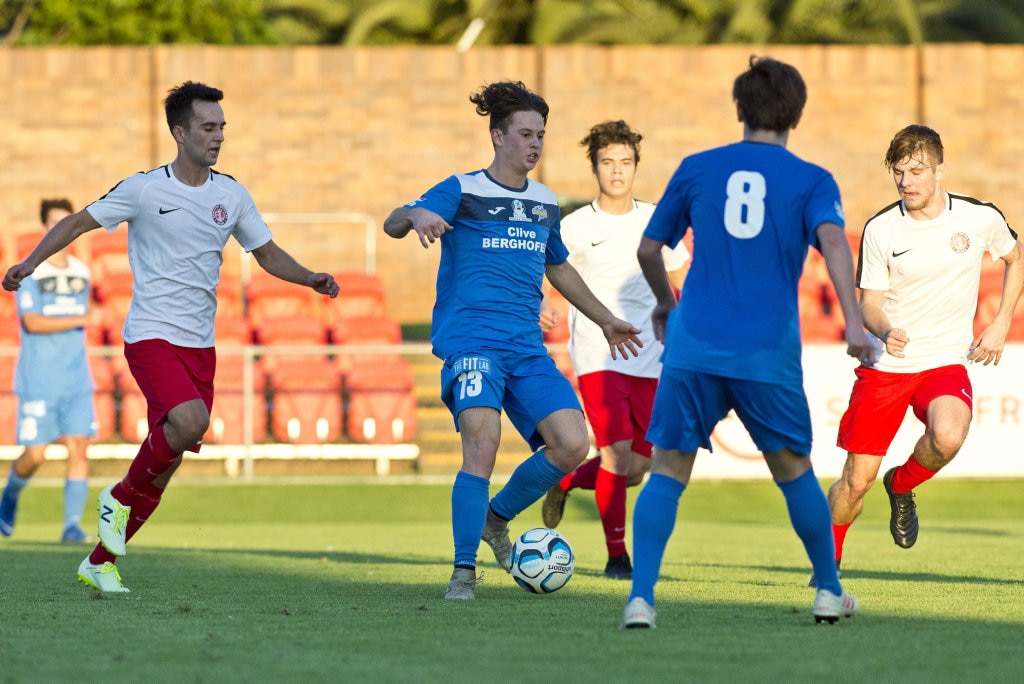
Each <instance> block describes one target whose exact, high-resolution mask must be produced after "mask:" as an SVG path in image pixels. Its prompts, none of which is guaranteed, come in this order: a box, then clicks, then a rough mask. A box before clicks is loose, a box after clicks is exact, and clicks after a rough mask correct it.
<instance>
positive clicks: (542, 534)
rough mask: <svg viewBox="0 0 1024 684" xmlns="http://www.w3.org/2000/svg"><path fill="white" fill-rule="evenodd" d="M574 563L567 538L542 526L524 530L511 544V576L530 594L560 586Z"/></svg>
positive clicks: (544, 591)
mask: <svg viewBox="0 0 1024 684" xmlns="http://www.w3.org/2000/svg"><path fill="white" fill-rule="evenodd" d="M575 563H576V555H575V554H574V553H573V552H572V547H571V546H569V540H568V539H566V538H565V537H563V536H562V535H560V534H559V533H558V532H555V531H554V530H549V529H548V528H546V527H537V528H534V529H532V530H527V531H526V532H523V533H522V534H521V535H519V537H518V538H517V539H516V540H515V542H514V543H513V544H512V570H511V572H512V577H513V578H514V579H515V581H516V584H518V585H519V586H521V587H522V588H523V589H526V590H527V591H529V592H532V593H534V594H550V593H551V592H553V591H558V590H559V589H561V588H562V587H564V586H565V583H566V582H568V581H569V578H570V577H572V569H573V566H574V565H575Z"/></svg>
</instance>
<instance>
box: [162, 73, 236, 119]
mask: <svg viewBox="0 0 1024 684" xmlns="http://www.w3.org/2000/svg"><path fill="white" fill-rule="evenodd" d="M223 99H224V91H222V90H219V89H217V88H214V87H213V86H208V85H206V84H205V83H197V82H195V81H185V82H184V83H182V84H181V85H179V86H175V87H174V88H171V89H170V90H168V91H167V97H165V98H164V113H165V114H166V115H167V127H168V128H169V129H171V131H173V130H174V127H175V126H181V127H182V128H184V129H186V130H187V129H188V126H189V122H190V121H191V120H192V103H193V102H194V101H195V100H202V101H204V102H220V101H221V100H223Z"/></svg>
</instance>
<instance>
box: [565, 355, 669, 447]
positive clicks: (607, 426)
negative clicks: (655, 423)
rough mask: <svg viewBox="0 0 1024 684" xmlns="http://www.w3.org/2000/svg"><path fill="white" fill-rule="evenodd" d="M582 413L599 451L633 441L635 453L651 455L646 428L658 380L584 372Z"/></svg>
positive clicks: (617, 374)
mask: <svg viewBox="0 0 1024 684" xmlns="http://www.w3.org/2000/svg"><path fill="white" fill-rule="evenodd" d="M578 382H579V387H580V396H581V397H582V398H583V410H584V411H586V413H587V419H588V420H589V421H590V427H591V428H593V430H594V438H595V439H596V440H597V446H598V448H601V447H606V446H609V445H611V444H615V443H616V442H622V441H624V440H627V439H628V440H632V442H633V447H632V449H633V451H634V452H636V453H638V454H640V455H641V456H650V455H651V443H650V442H648V441H647V426H648V425H650V423H651V407H653V406H654V393H655V392H656V391H657V389H658V379H657V378H637V377H634V376H632V375H623V374H622V373H616V372H615V371H596V372H594V373H585V374H583V375H581V376H579V378H578Z"/></svg>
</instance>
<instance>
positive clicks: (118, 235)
mask: <svg viewBox="0 0 1024 684" xmlns="http://www.w3.org/2000/svg"><path fill="white" fill-rule="evenodd" d="M85 261H86V262H87V263H88V264H89V267H90V268H91V269H92V277H93V282H94V283H101V282H105V281H106V280H107V278H109V277H110V276H111V275H113V274H115V273H121V274H123V273H130V272H131V265H130V264H129V263H128V231H127V230H126V229H124V228H121V229H118V230H115V231H113V232H111V231H108V230H102V229H101V230H94V231H91V232H90V233H89V258H88V259H85Z"/></svg>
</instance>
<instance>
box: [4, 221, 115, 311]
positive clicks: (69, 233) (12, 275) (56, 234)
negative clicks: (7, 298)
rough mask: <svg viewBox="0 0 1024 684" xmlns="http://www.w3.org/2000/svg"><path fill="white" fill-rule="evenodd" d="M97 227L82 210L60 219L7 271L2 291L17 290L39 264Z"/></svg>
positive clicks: (98, 225) (97, 224)
mask: <svg viewBox="0 0 1024 684" xmlns="http://www.w3.org/2000/svg"><path fill="white" fill-rule="evenodd" d="M99 227H100V224H99V223H97V222H96V219H94V218H93V217H92V215H91V214H90V213H89V212H87V211H86V210H84V209H83V210H81V211H79V212H78V213H76V214H71V215H70V216H66V217H64V218H62V219H61V220H60V221H58V222H57V224H56V225H55V226H54V227H53V228H51V229H50V230H48V231H47V232H46V234H45V235H43V237H42V239H41V240H40V241H39V244H38V245H36V248H35V249H33V250H32V253H31V254H29V255H28V256H27V257H25V260H24V261H22V262H21V263H20V264H15V265H14V266H11V267H10V268H9V269H7V274H6V275H5V276H4V281H3V286H4V289H5V290H8V291H14V290H17V289H19V288H20V287H21V281H22V280H24V279H25V278H27V277H29V276H30V275H32V273H33V272H34V271H35V270H36V268H37V267H38V266H39V264H41V263H43V262H44V261H46V260H47V259H49V258H50V257H51V256H53V255H54V254H56V253H57V252H59V251H60V250H62V249H64V248H65V247H67V246H68V245H70V244H71V243H72V242H74V241H75V239H77V238H78V236H80V235H82V234H83V233H87V232H89V231H90V230H94V229H96V228H99Z"/></svg>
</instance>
